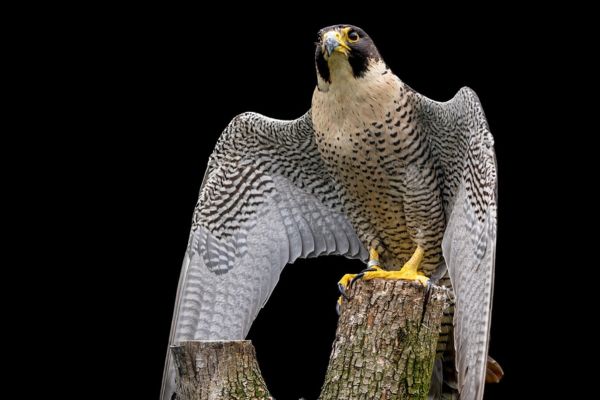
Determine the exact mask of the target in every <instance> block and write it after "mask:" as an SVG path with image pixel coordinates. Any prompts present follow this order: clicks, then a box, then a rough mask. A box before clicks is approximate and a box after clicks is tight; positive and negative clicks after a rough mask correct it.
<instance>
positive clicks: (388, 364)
mask: <svg viewBox="0 0 600 400" xmlns="http://www.w3.org/2000/svg"><path fill="white" fill-rule="evenodd" d="M348 294H349V296H350V300H349V301H346V300H344V302H343V305H342V310H341V315H340V319H339V322H338V328H337V332H336V338H335V341H334V344H333V350H332V352H331V356H330V360H329V367H328V369H327V374H326V377H325V383H324V385H323V389H322V391H321V395H320V397H319V399H320V400H333V399H335V400H339V399H346V400H360V399H365V400H367V399H368V400H371V399H387V400H391V399H403V400H405V399H411V400H416V399H427V394H428V393H429V385H430V381H431V373H432V369H433V362H434V358H435V353H436V344H437V340H438V336H439V332H440V325H441V321H442V314H443V310H444V308H445V307H446V302H447V292H446V289H444V288H441V287H438V286H431V287H430V289H429V290H428V289H427V288H426V287H424V286H423V285H421V284H420V283H417V282H407V281H394V280H370V281H357V282H356V284H355V285H353V288H352V289H351V290H350V291H349V293H348Z"/></svg>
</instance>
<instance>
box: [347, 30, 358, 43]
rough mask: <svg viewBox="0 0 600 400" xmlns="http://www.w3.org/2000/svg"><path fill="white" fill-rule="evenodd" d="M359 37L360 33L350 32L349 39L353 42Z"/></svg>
mask: <svg viewBox="0 0 600 400" xmlns="http://www.w3.org/2000/svg"><path fill="white" fill-rule="evenodd" d="M359 38H360V36H358V33H357V32H356V31H350V32H348V39H350V41H351V42H356V41H358V39H359Z"/></svg>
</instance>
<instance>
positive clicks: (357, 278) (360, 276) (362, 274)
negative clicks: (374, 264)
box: [348, 268, 377, 287]
mask: <svg viewBox="0 0 600 400" xmlns="http://www.w3.org/2000/svg"><path fill="white" fill-rule="evenodd" d="M371 271H377V269H376V268H367V269H363V270H362V271H360V272H359V273H358V274H356V276H355V277H354V278H352V280H351V281H350V284H348V287H352V285H354V282H356V281H357V280H359V279H361V278H362V277H363V276H365V274H366V273H367V272H371Z"/></svg>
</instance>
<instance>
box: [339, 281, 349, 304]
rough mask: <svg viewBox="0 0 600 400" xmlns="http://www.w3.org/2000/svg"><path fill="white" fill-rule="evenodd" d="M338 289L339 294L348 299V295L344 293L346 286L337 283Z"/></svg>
mask: <svg viewBox="0 0 600 400" xmlns="http://www.w3.org/2000/svg"><path fill="white" fill-rule="evenodd" d="M338 290H339V291H340V294H341V295H342V296H343V297H344V298H345V299H346V300H350V297H348V294H347V293H346V288H345V287H344V285H342V284H341V283H338Z"/></svg>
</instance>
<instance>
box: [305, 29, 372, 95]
mask: <svg viewBox="0 0 600 400" xmlns="http://www.w3.org/2000/svg"><path fill="white" fill-rule="evenodd" d="M316 45H317V48H316V51H315V63H316V67H317V76H318V78H319V88H321V86H327V87H328V86H329V84H331V83H332V82H334V81H340V82H342V81H343V80H345V79H360V78H362V77H364V76H365V74H367V72H368V71H369V69H370V68H372V66H374V65H376V64H377V63H379V62H382V61H381V56H380V55H379V52H378V51H377V47H375V44H374V43H373V41H372V40H371V38H370V37H369V35H367V33H366V32H365V31H363V30H362V29H360V28H358V27H356V26H352V25H334V26H329V27H327V28H323V29H321V30H320V31H319V34H318V39H317V43H316Z"/></svg>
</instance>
